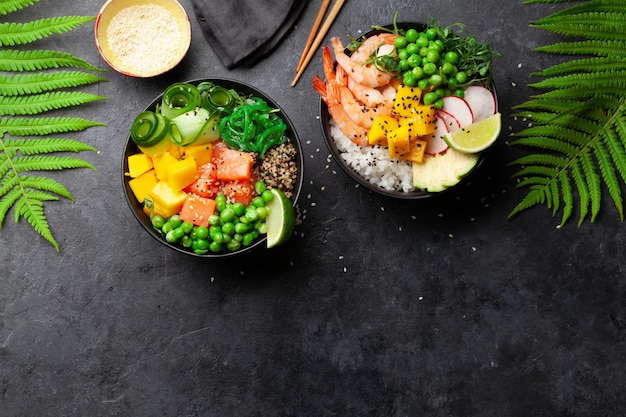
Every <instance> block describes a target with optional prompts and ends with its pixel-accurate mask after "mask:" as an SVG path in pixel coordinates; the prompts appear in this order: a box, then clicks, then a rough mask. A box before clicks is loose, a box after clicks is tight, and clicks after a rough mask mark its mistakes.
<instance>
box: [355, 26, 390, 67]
mask: <svg viewBox="0 0 626 417" xmlns="http://www.w3.org/2000/svg"><path fill="white" fill-rule="evenodd" d="M397 37H398V35H396V34H395V33H380V34H378V35H374V36H370V37H369V38H367V39H365V40H364V41H363V43H361V45H360V46H359V47H358V48H357V49H356V50H355V51H354V52H353V53H352V54H351V55H350V58H352V60H353V61H356V62H359V63H361V64H363V63H365V62H367V61H368V60H369V59H370V57H371V56H372V55H373V54H375V53H377V52H378V48H380V47H381V46H382V45H393V42H394V41H395V40H396V38H397Z"/></svg>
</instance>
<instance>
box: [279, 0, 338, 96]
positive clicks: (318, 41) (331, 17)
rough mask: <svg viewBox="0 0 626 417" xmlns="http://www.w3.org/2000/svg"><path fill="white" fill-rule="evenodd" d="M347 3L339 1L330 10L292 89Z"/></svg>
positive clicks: (294, 80) (293, 82)
mask: <svg viewBox="0 0 626 417" xmlns="http://www.w3.org/2000/svg"><path fill="white" fill-rule="evenodd" d="M345 2H346V0H337V2H336V3H335V4H334V5H333V7H332V9H331V10H330V13H329V14H328V17H327V18H326V20H325V21H324V24H323V25H322V28H321V29H320V31H319V32H318V34H317V36H316V37H315V40H314V41H313V44H312V45H311V48H310V49H309V52H308V53H307V55H306V57H305V59H304V61H303V62H302V65H301V66H300V69H299V71H298V73H297V74H296V78H294V79H293V81H292V82H291V86H292V87H294V86H295V85H296V84H297V82H298V80H299V79H300V77H301V76H302V74H303V73H304V70H305V69H306V67H307V65H309V62H311V58H313V55H315V52H317V48H318V47H319V46H320V44H321V43H322V40H323V39H324V36H326V33H328V29H330V26H331V25H332V24H333V22H334V21H335V18H336V17H337V15H338V14H339V10H341V7H342V6H343V4H344V3H345Z"/></svg>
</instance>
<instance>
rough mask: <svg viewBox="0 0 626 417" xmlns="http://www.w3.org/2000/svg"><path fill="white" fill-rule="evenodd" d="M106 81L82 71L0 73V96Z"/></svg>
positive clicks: (40, 91) (41, 91)
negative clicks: (9, 74) (7, 74)
mask: <svg viewBox="0 0 626 417" xmlns="http://www.w3.org/2000/svg"><path fill="white" fill-rule="evenodd" d="M105 81H107V80H106V78H103V77H99V76H97V75H94V74H91V73H88V72H83V71H57V72H38V73H34V74H16V75H12V76H4V75H0V96H19V95H25V94H39V93H43V92H46V91H52V90H58V89H62V88H75V87H81V86H84V85H89V84H95V83H99V82H105Z"/></svg>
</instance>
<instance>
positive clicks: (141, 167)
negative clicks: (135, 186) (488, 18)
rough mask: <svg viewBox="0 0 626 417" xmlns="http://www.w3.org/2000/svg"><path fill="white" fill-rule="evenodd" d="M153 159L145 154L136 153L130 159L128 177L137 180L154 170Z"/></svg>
mask: <svg viewBox="0 0 626 417" xmlns="http://www.w3.org/2000/svg"><path fill="white" fill-rule="evenodd" d="M152 167H153V165H152V158H150V157H149V156H148V155H146V154H144V153H136V154H134V155H130V156H129V157H128V175H129V176H130V177H131V178H137V177H138V176H140V175H141V174H143V173H144V172H148V171H150V170H151V169H152Z"/></svg>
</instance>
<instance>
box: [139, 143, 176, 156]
mask: <svg viewBox="0 0 626 417" xmlns="http://www.w3.org/2000/svg"><path fill="white" fill-rule="evenodd" d="M171 145H172V142H171V141H170V140H169V139H168V138H165V139H163V140H161V141H160V142H159V143H157V144H156V145H152V146H137V147H138V148H139V150H140V151H141V152H143V153H145V154H146V155H148V156H150V157H151V158H156V157H157V156H160V155H163V154H164V153H165V152H167V150H168V149H170V147H171Z"/></svg>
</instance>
